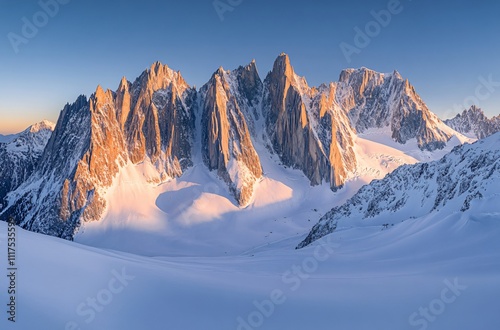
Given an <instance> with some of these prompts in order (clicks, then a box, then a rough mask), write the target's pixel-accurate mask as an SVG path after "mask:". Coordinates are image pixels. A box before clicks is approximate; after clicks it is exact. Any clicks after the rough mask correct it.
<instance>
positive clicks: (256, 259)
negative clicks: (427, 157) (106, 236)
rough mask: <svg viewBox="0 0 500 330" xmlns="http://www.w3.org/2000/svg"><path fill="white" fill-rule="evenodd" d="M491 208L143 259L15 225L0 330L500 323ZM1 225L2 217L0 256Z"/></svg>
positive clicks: (1, 235) (1, 231) (499, 262)
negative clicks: (233, 251)
mask: <svg viewBox="0 0 500 330" xmlns="http://www.w3.org/2000/svg"><path fill="white" fill-rule="evenodd" d="M498 202H500V201H497V203H496V204H495V205H499V204H498ZM495 207H496V206H495ZM495 207H492V208H491V209H490V210H488V212H489V213H484V214H482V215H477V216H473V217H471V218H469V217H468V216H467V215H464V213H455V214H452V215H451V216H448V217H445V218H442V217H440V216H439V214H434V215H431V216H427V217H424V218H420V219H415V220H409V221H405V222H404V223H399V224H396V225H395V226H394V227H391V228H390V229H387V230H381V228H380V227H379V226H376V227H364V228H351V229H343V230H339V231H336V232H335V233H334V234H333V235H329V236H327V237H326V238H325V239H324V240H323V241H321V242H316V243H314V244H313V245H312V246H309V247H307V248H305V249H302V250H295V249H294V247H295V246H296V245H297V244H298V242H300V241H301V240H302V239H303V238H304V235H299V236H295V237H292V238H289V239H286V240H281V241H277V242H274V243H272V244H269V245H265V246H263V247H260V248H256V249H253V250H250V251H246V252H244V253H241V254H237V255H232V256H216V257H210V256H207V257H180V256H177V257H175V256H173V257H156V258H154V257H144V256H137V255H132V254H127V253H124V252H114V251H110V250H102V249H97V248H91V247H88V246H84V245H80V244H78V243H73V242H67V241H64V240H60V239H56V238H53V237H47V236H42V235H39V234H34V233H31V232H27V231H24V230H20V229H18V231H17V245H18V253H17V263H18V267H19V270H18V278H17V286H18V296H17V301H18V306H17V322H16V324H15V325H12V324H9V322H7V321H6V318H7V316H6V314H5V313H2V314H4V316H3V317H2V318H1V319H0V328H1V329H11V328H12V329H161V330H164V329H175V330H176V329H182V330H189V329H195V330H198V329H207V330H211V329H214V330H224V329H245V330H247V329H273V330H276V329H315V330H321V329H325V330H326V329H328V330H331V329H354V330H356V329H384V330H390V329H394V330H402V329H440V330H446V329H450V330H456V329H486V330H487V329H498V328H499V327H500V314H499V313H498V297H499V296H500V240H498V236H499V234H500V224H499V223H498V218H499V214H498V213H494V212H490V211H493V210H494V209H495ZM6 232H7V225H6V223H5V222H0V246H2V248H0V251H1V255H0V258H1V260H2V265H5V263H4V260H6V255H5V253H6V248H5V247H6ZM129 243H130V244H136V243H135V242H129ZM0 283H1V288H0V292H2V295H0V297H1V299H2V300H3V302H2V305H3V306H6V303H7V302H6V294H5V293H6V292H7V288H6V281H5V279H4V280H2V281H0ZM4 308H6V307H4Z"/></svg>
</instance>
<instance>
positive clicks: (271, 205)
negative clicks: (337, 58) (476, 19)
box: [0, 53, 500, 330]
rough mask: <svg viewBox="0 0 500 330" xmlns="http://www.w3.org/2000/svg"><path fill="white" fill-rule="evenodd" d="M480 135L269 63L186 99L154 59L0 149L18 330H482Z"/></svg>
mask: <svg viewBox="0 0 500 330" xmlns="http://www.w3.org/2000/svg"><path fill="white" fill-rule="evenodd" d="M498 131H500V125H499V120H498V117H494V118H492V119H488V118H486V116H485V115H484V113H483V112H482V111H481V110H480V109H479V108H477V107H472V108H471V109H469V110H467V111H464V112H463V113H462V114H460V115H458V116H457V117H456V118H453V119H449V120H447V121H443V120H441V119H440V118H438V116H437V115H436V114H434V113H433V112H431V110H430V109H429V108H428V107H427V106H426V104H425V103H424V101H423V100H422V99H421V97H420V96H419V95H418V94H417V91H416V90H415V88H414V87H413V86H412V85H411V84H410V82H409V80H408V79H405V78H403V77H402V76H401V75H400V74H399V73H398V72H397V71H394V72H392V73H378V72H375V71H372V70H370V69H367V68H360V69H346V70H343V71H342V72H340V75H339V78H338V81H336V82H330V83H327V84H322V85H320V86H316V87H312V86H309V85H308V83H307V80H306V79H305V78H304V77H301V76H300V75H298V74H297V73H296V72H295V70H294V68H293V66H292V64H291V61H290V58H289V56H288V55H286V54H284V53H283V54H281V55H280V56H279V57H278V58H277V59H276V60H275V62H274V65H273V67H272V69H271V71H270V72H269V73H268V74H267V75H266V76H261V75H260V74H259V72H258V70H257V64H256V62H255V61H252V62H251V63H250V64H248V65H246V66H240V67H238V68H236V69H234V70H226V69H224V68H222V67H221V68H219V69H217V70H216V71H215V72H214V73H213V75H212V76H211V77H210V79H209V80H208V82H207V83H206V84H205V85H203V86H202V87H201V88H199V89H197V88H195V87H192V86H191V85H189V83H188V82H187V81H185V80H184V78H183V77H182V75H181V73H180V72H179V71H174V70H172V69H171V68H169V67H168V66H167V65H164V64H161V63H159V62H157V63H154V64H153V65H152V66H151V67H150V68H149V69H147V70H145V71H144V72H142V74H140V75H139V77H138V78H136V79H135V80H133V81H129V80H127V79H126V78H122V79H121V81H120V82H119V84H118V88H117V89H116V90H109V89H104V88H102V87H101V86H98V87H97V89H96V91H95V93H93V94H92V95H90V96H89V97H86V96H83V95H82V96H80V97H78V98H77V99H76V100H75V101H74V102H73V103H68V104H66V105H65V106H64V108H63V109H62V111H61V112H60V115H59V119H58V120H57V123H55V124H52V123H50V122H48V121H44V122H41V123H38V124H35V125H33V126H31V127H29V128H28V129H26V130H25V131H24V132H21V133H19V134H15V135H10V136H0V218H1V219H2V220H5V221H6V220H8V219H11V220H14V221H15V222H16V223H17V224H18V225H19V227H21V228H20V229H18V232H17V237H18V238H17V239H18V242H19V249H18V252H17V253H18V256H17V258H18V260H19V263H20V264H21V263H22V265H23V266H22V268H21V266H20V271H21V270H22V276H23V282H22V290H20V291H19V295H18V296H19V297H18V302H19V306H18V308H19V310H20V311H22V314H23V315H26V316H25V317H24V316H23V317H20V320H19V324H20V326H21V328H23V329H34V328H43V329H58V328H60V329H64V328H65V329H188V330H189V329H237V330H249V329H250V330H251V329H257V328H259V329H274V330H275V329H315V330H322V329H334V328H335V329H394V330H396V329H397V330H400V329H415V328H416V329H418V328H420V329H427V327H429V328H430V327H431V326H432V327H434V329H445V330H447V329H472V328H474V329H497V328H498V327H496V328H492V327H491V325H492V324H496V325H500V323H499V322H500V318H499V317H498V313H497V311H496V307H497V306H498V304H497V300H498V295H499V294H500V290H499V288H500V282H499V278H500V277H499V276H498V275H499V272H500V240H499V239H498V235H500V224H499V223H498V219H499V215H500V197H499V196H500V189H499V187H500V160H499V159H500V147H499V146H500V133H498ZM7 226H8V225H7V223H6V222H4V221H0V242H1V243H2V244H3V243H4V242H5V241H7V239H8V237H7V228H8V227H7ZM61 238H62V239H61ZM4 250H6V249H0V251H3V252H1V253H0V259H2V260H7V255H6V254H5V253H6V251H4ZM47 265H50V267H47ZM112 282H113V283H114V284H117V283H119V284H120V285H121V288H122V289H121V290H120V291H116V290H115V291H116V292H115V291H113V290H114V289H116V287H113V290H112V285H111V283H112ZM108 283H109V290H107V289H106V290H100V291H99V289H101V288H106V287H108ZM51 288H52V289H53V288H58V290H60V291H61V294H58V295H55V296H54V293H53V291H51V290H52V289H51ZM445 289H446V290H447V291H446V292H447V293H449V295H452V294H453V297H452V298H453V299H452V298H450V297H449V296H446V295H444V294H443V293H442V292H444V290H445ZM0 290H2V292H3V291H4V288H3V287H1V288H0ZM5 290H6V289H5ZM66 292H71V295H70V294H66ZM102 292H109V293H110V295H111V300H112V302H113V303H112V304H111V303H109V304H104V303H101V305H102V306H98V307H100V309H96V308H93V309H92V306H93V305H92V304H90V303H87V302H88V301H90V302H92V301H94V302H95V301H98V302H102V301H104V300H103V299H104V298H103V297H104V295H103V294H102ZM111 292H112V293H111ZM47 296H51V297H53V298H51V299H52V300H51V303H50V304H47V303H46V301H45V298H44V297H47ZM87 297H90V298H87ZM92 297H96V298H95V299H94V300H92ZM443 297H444V298H443ZM101 298H102V299H101ZM410 298H411V299H410ZM89 299H90V300H89ZM108 300H109V299H108ZM108 300H106V301H108ZM381 301H383V303H380V302H381ZM435 301H438V302H440V303H439V304H438V303H435ZM443 301H444V302H443ZM455 301H456V302H455ZM441 303H442V305H443V306H444V309H446V313H444V309H443V308H441ZM429 304H430V305H429ZM428 305H429V307H427V306H428ZM436 306H437V307H439V308H440V309H439V310H438V309H437V307H436ZM54 308H57V311H58V312H57V313H53V311H54ZM360 308H362V316H363V317H360V315H361V314H360V313H361V312H360V311H361V310H360ZM423 308H424V309H423ZM422 310H425V311H427V314H425V313H423V312H422ZM103 311H104V312H103ZM429 311H430V313H431V314H428V313H429ZM428 316H429V317H428ZM4 322H6V321H5V320H4V319H1V320H0V327H1V328H2V329H3V328H4V327H3V325H4ZM41 325H43V326H42V327H40V326H41ZM80 326H81V327H80Z"/></svg>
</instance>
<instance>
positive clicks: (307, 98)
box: [263, 54, 356, 190]
mask: <svg viewBox="0 0 500 330" xmlns="http://www.w3.org/2000/svg"><path fill="white" fill-rule="evenodd" d="M264 83H265V92H264V95H265V97H264V105H263V107H264V108H263V113H264V115H265V117H266V130H267V134H268V136H269V138H270V140H271V143H272V147H273V149H274V151H275V152H276V153H277V154H278V155H279V157H280V158H281V161H282V162H283V164H285V165H287V166H291V167H294V168H298V169H300V170H302V171H303V172H304V174H305V175H306V176H307V177H308V178H309V180H311V184H313V185H318V184H321V183H322V182H327V183H329V184H330V187H331V188H332V189H334V190H335V189H337V188H339V187H340V186H342V184H343V183H344V182H345V180H346V173H347V172H349V171H350V170H353V169H354V168H355V167H356V159H355V156H354V152H353V150H352V144H353V142H352V134H353V133H352V130H351V128H350V125H349V122H348V120H347V117H346V114H345V113H344V112H343V111H342V110H341V109H340V108H339V107H338V106H337V104H336V100H335V97H334V95H335V89H336V86H335V85H330V86H329V87H326V86H323V87H322V88H321V89H320V90H317V89H314V88H310V87H309V86H308V85H307V82H306V80H305V79H304V78H302V77H299V76H297V75H296V74H295V72H294V70H293V67H292V66H291V64H290V59H289V57H288V55H286V54H282V55H281V56H280V57H278V59H277V60H276V62H275V63H274V67H273V70H272V72H271V73H269V75H268V76H267V78H266V80H265V82H264Z"/></svg>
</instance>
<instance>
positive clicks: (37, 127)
mask: <svg viewBox="0 0 500 330" xmlns="http://www.w3.org/2000/svg"><path fill="white" fill-rule="evenodd" d="M55 126H56V124H54V123H53V122H51V121H49V120H46V119H44V120H42V121H41V122H39V123H36V124H33V125H31V126H30V127H29V131H30V133H39V132H41V131H50V132H52V131H54V128H55Z"/></svg>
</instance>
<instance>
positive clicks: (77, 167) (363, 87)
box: [0, 54, 456, 239]
mask: <svg viewBox="0 0 500 330" xmlns="http://www.w3.org/2000/svg"><path fill="white" fill-rule="evenodd" d="M197 123H198V124H197ZM370 128H387V129H388V130H389V131H390V132H391V133H390V134H391V137H392V138H393V140H394V141H396V142H398V143H402V144H404V143H406V142H408V141H409V140H412V139H416V141H417V143H418V146H419V148H420V149H422V150H428V151H433V150H435V149H439V148H443V147H444V146H445V145H446V144H447V142H448V140H449V139H450V138H451V137H452V136H453V134H455V133H456V132H455V131H453V130H452V129H451V128H449V127H448V126H446V125H445V124H444V123H443V122H441V120H439V119H438V118H437V117H436V116H435V115H434V114H433V113H431V112H430V111H429V109H428V108H427V106H426V105H425V103H424V102H423V101H422V100H421V99H420V97H419V96H418V95H417V94H416V92H415V90H414V88H413V87H412V86H411V85H410V83H409V82H408V80H405V79H403V78H402V77H401V76H400V75H399V73H397V72H393V73H390V74H381V73H377V72H374V71H371V70H368V69H366V68H362V69H358V70H353V69H349V70H345V71H343V72H342V73H341V74H340V79H339V81H338V82H334V83H330V84H323V85H321V86H319V87H309V86H308V84H307V82H306V79H305V78H303V77H300V76H298V75H297V74H296V73H295V71H294V69H293V67H292V65H291V63H290V59H289V57H288V56H287V55H286V54H282V55H280V56H279V57H278V58H277V59H276V61H275V63H274V66H273V69H272V71H271V72H270V73H269V74H268V75H267V77H266V78H265V79H264V80H262V79H261V77H260V76H259V73H258V71H257V66H256V63H255V61H252V62H251V63H250V64H249V65H247V66H244V67H243V66H242V67H239V68H237V69H236V70H234V71H228V70H224V69H223V68H220V69H218V70H217V71H216V72H215V73H214V74H213V76H212V77H211V78H210V80H209V81H208V83H207V84H205V85H204V86H202V87H201V89H199V90H197V89H195V88H193V87H191V86H190V85H188V83H187V82H186V81H185V80H184V79H183V77H182V75H181V73H180V72H176V71H174V70H172V69H170V68H169V67H168V66H166V65H162V64H160V63H154V64H153V65H152V66H151V67H150V68H149V69H148V70H145V71H144V72H143V73H142V74H141V75H140V76H139V77H138V78H137V79H136V80H135V81H134V82H129V81H127V79H125V78H123V79H122V80H121V82H120V83H119V86H118V88H117V90H116V91H111V90H104V89H102V88H101V87H100V86H99V87H98V88H97V90H96V92H95V93H94V94H92V95H91V96H90V98H88V99H87V98H86V97H85V96H80V97H79V98H78V99H77V100H76V101H75V102H74V103H72V104H67V105H66V106H65V107H64V109H63V110H62V111H61V114H60V116H59V119H58V121H57V124H56V126H55V128H54V130H53V132H52V133H51V131H52V128H51V129H49V130H48V131H47V130H40V132H41V133H40V134H41V135H37V132H31V133H30V134H34V135H33V136H35V137H33V141H35V142H33V144H34V145H36V148H35V149H36V152H19V150H18V151H15V150H14V149H15V148H14V147H12V144H9V143H0V153H1V154H2V158H1V159H2V161H1V162H0V176H2V178H8V179H6V180H3V181H2V186H1V187H0V198H1V199H2V200H1V202H0V204H1V206H0V216H1V217H2V219H6V218H8V217H10V216H12V217H14V218H15V219H16V220H17V222H18V223H19V224H20V225H21V226H22V227H23V228H26V229H28V230H31V231H35V232H40V233H44V234H49V235H53V236H58V237H62V238H66V239H72V238H73V236H74V234H75V232H76V231H77V230H78V227H79V226H80V225H82V224H84V223H85V222H89V221H99V220H101V219H102V218H103V216H104V215H105V212H106V207H107V205H106V203H107V202H106V198H105V194H106V192H107V191H108V190H109V188H110V187H111V186H112V184H113V181H114V179H115V178H116V177H117V175H118V174H119V173H120V171H121V169H123V168H124V167H125V166H130V165H132V166H133V165H141V166H145V167H147V168H148V171H144V180H146V181H148V182H151V183H154V184H160V183H162V182H165V181H167V180H170V179H172V178H176V177H180V176H182V175H183V173H185V171H186V170H187V169H188V168H190V167H191V166H193V165H194V164H193V159H194V156H195V155H201V157H200V159H201V160H202V163H203V166H205V167H206V169H207V170H210V171H213V172H214V173H216V174H217V176H218V177H219V178H220V179H221V180H222V181H224V182H225V183H226V184H227V187H228V191H229V192H230V193H231V194H232V196H233V197H234V200H233V202H234V203H235V204H237V205H239V206H240V207H245V206H247V205H249V204H250V203H251V202H252V196H253V194H254V190H255V189H254V188H255V185H256V183H257V182H258V180H260V179H261V178H262V176H263V175H264V174H263V173H264V169H263V166H262V163H261V157H263V156H264V157H268V156H267V154H266V155H262V154H259V153H258V152H257V150H266V147H267V148H268V149H270V150H271V151H272V152H273V153H275V154H277V155H278V156H279V158H280V161H281V163H282V165H283V166H287V167H292V168H295V169H298V170H301V171H302V172H303V173H304V175H305V176H306V177H307V178H308V179H309V180H310V183H311V184H312V185H319V184H328V185H329V186H330V188H331V189H332V190H334V191H335V190H337V189H339V188H341V187H342V186H343V185H344V183H345V182H346V180H347V179H348V178H349V174H350V173H352V172H353V171H355V169H356V165H357V162H358V160H357V156H356V153H355V151H354V147H355V145H354V144H355V139H354V137H355V136H356V134H357V133H360V132H364V131H366V130H368V129H370ZM36 136H40V138H37V137H36ZM19 139H20V140H18V141H17V142H16V143H17V144H18V145H20V146H21V147H20V148H21V149H22V148H25V147H24V146H28V147H27V148H29V146H30V145H31V144H30V143H31V142H29V141H28V140H29V139H31V137H29V138H26V137H25V138H24V140H22V139H21V138H19ZM197 139H198V140H197ZM23 141H24V142H23ZM26 141H28V142H26ZM256 146H261V147H262V148H256ZM23 150H24V149H23ZM27 150H31V149H27ZM16 152H17V153H16Z"/></svg>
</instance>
